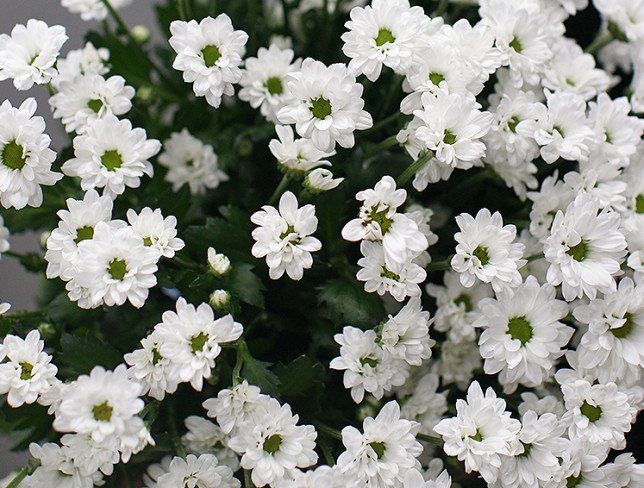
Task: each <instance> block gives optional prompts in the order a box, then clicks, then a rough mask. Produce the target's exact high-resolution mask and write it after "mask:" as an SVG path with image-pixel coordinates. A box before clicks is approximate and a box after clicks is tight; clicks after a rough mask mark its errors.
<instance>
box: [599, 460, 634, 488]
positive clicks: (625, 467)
mask: <svg viewBox="0 0 644 488" xmlns="http://www.w3.org/2000/svg"><path fill="white" fill-rule="evenodd" d="M636 463H637V460H636V459H635V458H634V457H633V454H631V453H630V452H628V453H624V454H620V455H619V456H617V457H616V458H615V461H614V462H612V463H610V464H605V465H603V466H602V467H601V470H602V471H603V473H604V476H605V477H606V479H608V480H609V481H610V482H612V483H614V485H613V486H615V488H628V487H629V486H630V487H636V486H644V464H636Z"/></svg>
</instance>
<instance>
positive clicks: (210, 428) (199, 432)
mask: <svg viewBox="0 0 644 488" xmlns="http://www.w3.org/2000/svg"><path fill="white" fill-rule="evenodd" d="M184 423H185V425H186V429H188V432H186V433H185V434H184V436H183V437H182V438H181V442H182V443H183V445H184V446H185V447H186V450H187V451H188V453H190V454H196V455H197V456H199V455H201V454H214V455H215V456H217V460H218V461H219V463H220V464H223V465H225V466H228V467H229V468H230V469H231V470H232V471H233V472H235V471H237V470H238V469H239V458H238V457H237V454H235V452H234V451H233V450H232V449H230V448H229V447H228V436H227V435H226V434H224V433H223V431H222V430H221V427H219V426H218V425H216V424H214V423H212V422H211V421H210V420H208V419H205V418H203V417H198V416H196V415H191V416H190V417H186V419H185V421H184Z"/></svg>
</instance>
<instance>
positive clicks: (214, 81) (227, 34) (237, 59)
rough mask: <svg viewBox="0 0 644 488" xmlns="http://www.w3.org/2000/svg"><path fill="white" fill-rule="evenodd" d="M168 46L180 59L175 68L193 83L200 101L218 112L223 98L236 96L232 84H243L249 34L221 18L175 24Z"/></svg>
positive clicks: (228, 19)
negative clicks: (200, 98)
mask: <svg viewBox="0 0 644 488" xmlns="http://www.w3.org/2000/svg"><path fill="white" fill-rule="evenodd" d="M170 32H171V34H172V37H170V39H169V42H170V45H171V46H172V48H173V49H174V50H175V51H176V53H177V57H176V59H175V60H174V63H173V64H172V67H173V68H174V69H176V70H179V71H182V72H183V80H184V81H185V82H186V83H193V85H192V89H193V90H194V92H195V95H197V96H198V97H203V96H205V97H206V101H207V102H208V103H209V104H210V105H212V106H213V107H215V108H217V107H219V105H220V104H221V97H222V96H223V95H233V94H234V93H235V89H234V88H233V83H238V82H239V80H241V77H242V72H241V70H240V69H239V65H240V64H241V62H242V56H243V55H244V52H245V50H246V41H248V34H246V33H245V32H244V31H241V30H234V28H233V24H232V22H231V20H230V17H228V15H226V14H220V15H218V16H217V18H216V19H213V18H212V17H206V18H205V19H203V20H202V21H201V22H199V23H197V21H195V20H191V21H190V22H183V21H181V20H175V21H173V22H172V23H171V24H170Z"/></svg>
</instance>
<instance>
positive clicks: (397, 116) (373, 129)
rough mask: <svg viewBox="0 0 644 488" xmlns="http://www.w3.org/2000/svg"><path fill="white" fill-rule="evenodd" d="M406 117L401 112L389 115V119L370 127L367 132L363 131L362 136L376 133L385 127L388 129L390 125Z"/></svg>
mask: <svg viewBox="0 0 644 488" xmlns="http://www.w3.org/2000/svg"><path fill="white" fill-rule="evenodd" d="M402 117H404V114H402V113H400V112H396V113H393V114H391V115H389V116H388V117H386V118H384V119H382V120H381V121H380V122H378V123H376V124H374V125H373V126H371V127H369V128H368V129H367V130H363V131H362V134H363V135H364V134H369V133H371V132H376V131H378V130H380V129H382V128H384V127H387V126H388V125H389V124H391V123H392V122H394V121H396V120H398V119H400V118H402Z"/></svg>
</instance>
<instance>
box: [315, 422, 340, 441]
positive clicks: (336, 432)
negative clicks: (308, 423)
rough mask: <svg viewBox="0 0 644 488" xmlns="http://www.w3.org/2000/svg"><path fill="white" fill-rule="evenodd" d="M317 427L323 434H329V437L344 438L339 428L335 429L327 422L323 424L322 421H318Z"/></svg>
mask: <svg viewBox="0 0 644 488" xmlns="http://www.w3.org/2000/svg"><path fill="white" fill-rule="evenodd" d="M315 428H316V429H317V430H318V431H319V432H322V433H323V434H326V435H327V436H329V437H331V438H333V439H337V440H339V441H341V440H342V432H340V431H339V430H337V429H334V428H333V427H329V426H328V425H326V424H322V423H319V422H318V423H316V424H315Z"/></svg>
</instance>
